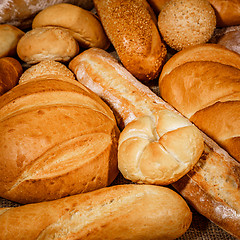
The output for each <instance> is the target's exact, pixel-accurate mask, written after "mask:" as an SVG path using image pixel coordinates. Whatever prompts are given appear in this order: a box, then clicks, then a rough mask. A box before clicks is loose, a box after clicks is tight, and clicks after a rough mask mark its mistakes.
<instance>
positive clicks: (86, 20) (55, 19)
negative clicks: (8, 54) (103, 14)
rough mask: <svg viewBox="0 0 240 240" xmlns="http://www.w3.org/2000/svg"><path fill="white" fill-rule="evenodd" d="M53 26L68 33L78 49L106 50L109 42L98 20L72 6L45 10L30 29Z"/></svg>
mask: <svg viewBox="0 0 240 240" xmlns="http://www.w3.org/2000/svg"><path fill="white" fill-rule="evenodd" d="M47 26H55V27H62V28H64V29H67V30H69V31H70V33H71V34H72V35H73V37H74V38H75V39H76V40H77V42H78V43H79V45H80V47H83V48H89V47H99V48H103V49H107V48H108V47H109V45H110V42H109V40H108V38H107V36H106V34H105V32H104V30H103V27H102V25H101V23H100V21H99V20H98V18H97V17H96V16H95V14H93V13H92V12H90V11H87V10H85V9H83V8H80V7H78V6H74V5H72V4H67V3H61V4H56V5H53V6H50V7H47V8H45V9H44V10H42V11H41V12H40V13H38V14H37V15H36V16H35V18H34V19H33V22H32V28H38V27H47Z"/></svg>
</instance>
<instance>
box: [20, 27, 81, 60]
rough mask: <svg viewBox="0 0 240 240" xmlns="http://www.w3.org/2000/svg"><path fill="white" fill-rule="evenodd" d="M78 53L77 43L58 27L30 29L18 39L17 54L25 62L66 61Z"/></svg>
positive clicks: (64, 30)
mask: <svg viewBox="0 0 240 240" xmlns="http://www.w3.org/2000/svg"><path fill="white" fill-rule="evenodd" d="M78 53H79V45H78V43H77V41H76V40H75V39H74V38H73V36H72V35H71V34H70V33H69V31H68V30H66V29H64V28H60V27H41V28H35V29H32V30H30V31H28V32H26V34H25V35H24V36H23V37H22V38H21V39H20V40H19V42H18V45H17V54H18V56H19V58H20V59H21V60H23V61H24V62H26V63H27V64H36V63H38V62H41V61H43V60H55V61H61V62H68V61H69V60H70V59H72V58H73V57H74V56H76V55H77V54H78Z"/></svg>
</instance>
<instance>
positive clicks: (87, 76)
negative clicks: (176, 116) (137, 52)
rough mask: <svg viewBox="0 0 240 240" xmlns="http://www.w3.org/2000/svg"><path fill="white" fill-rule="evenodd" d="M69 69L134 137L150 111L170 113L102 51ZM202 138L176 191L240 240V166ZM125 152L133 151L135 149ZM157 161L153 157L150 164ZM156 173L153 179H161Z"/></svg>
mask: <svg viewBox="0 0 240 240" xmlns="http://www.w3.org/2000/svg"><path fill="white" fill-rule="evenodd" d="M69 66H70V68H71V69H72V70H73V71H74V73H75V74H76V76H77V79H78V80H79V81H80V82H82V83H83V84H84V85H86V86H87V87H89V88H90V89H92V90H93V91H94V92H95V93H97V94H98V95H99V96H100V97H102V98H103V99H104V100H105V101H106V102H107V103H108V104H109V105H110V106H111V108H112V109H113V111H114V113H115V116H117V117H118V119H117V120H118V124H119V125H120V127H121V129H123V128H124V127H125V126H126V128H128V126H129V125H130V126H131V125H134V127H133V128H132V129H131V128H130V127H129V128H130V129H129V131H130V133H131V132H132V133H134V134H135V133H136V129H137V128H136V121H135V120H136V119H139V118H140V119H141V121H140V122H138V123H139V124H137V125H138V127H139V126H140V127H139V128H138V130H139V129H140V130H141V129H145V130H146V129H149V128H146V125H141V124H140V123H142V122H144V118H147V117H146V116H149V115H151V114H152V112H151V111H153V112H154V111H159V110H160V109H162V108H168V109H172V108H171V107H170V106H169V105H167V104H166V103H165V102H164V101H162V100H161V99H160V98H159V97H157V95H155V94H154V93H153V92H151V91H150V89H148V88H147V87H146V86H143V85H141V84H140V83H139V82H138V81H136V80H135V79H134V78H133V77H132V75H131V74H129V73H128V72H127V71H126V70H125V69H124V68H123V67H121V66H119V64H118V63H117V61H116V60H115V61H114V60H113V58H111V57H110V56H109V55H108V54H107V53H105V52H103V51H102V50H98V49H89V50H87V51H85V52H84V53H82V54H81V55H78V56H77V57H76V58H75V59H73V60H72V61H71V62H70V65H69ZM154 109H155V110H154ZM156 109H157V110H156ZM172 110H173V109H172ZM173 111H174V110H173ZM158 116H159V115H158ZM173 122H174V121H173V118H171V119H169V121H168V125H169V126H170V125H171V123H173ZM144 123H145V122H144ZM142 126H144V127H142ZM140 130H139V132H138V133H139V134H140V136H141V137H142V138H144V137H145V138H146V137H147V136H149V135H147V134H144V131H140ZM149 132H151V131H149ZM125 133H126V134H128V133H127V131H125V129H124V130H123V132H122V133H121V136H120V142H119V144H120V145H121V141H122V140H121V139H122V138H123V135H125ZM145 133H146V132H145ZM135 136H136V135H135ZM202 136H203V138H204V142H205V144H204V152H203V154H202V155H201V157H200V160H199V161H198V163H197V165H195V167H194V168H193V169H192V170H191V171H190V172H189V173H188V174H187V175H185V176H184V177H183V178H181V179H180V180H179V181H177V182H176V183H174V187H175V188H176V189H177V190H178V191H179V192H180V193H181V194H182V195H183V196H184V197H186V198H187V199H188V201H189V202H190V203H191V204H192V205H193V206H194V207H196V209H197V210H198V211H199V212H200V213H201V214H203V215H204V216H206V217H208V218H209V219H210V220H212V221H213V222H214V223H216V224H217V225H219V226H220V227H221V228H223V229H225V230H226V231H227V232H229V233H230V234H232V235H234V236H236V237H240V233H239V229H240V191H239V188H240V181H239V176H240V164H239V163H237V162H236V161H235V160H233V159H232V158H231V157H230V156H229V155H228V154H227V153H226V152H225V151H224V150H223V149H221V148H220V147H219V146H218V145H217V144H216V143H214V142H213V141H212V140H211V139H209V138H207V136H206V135H205V134H203V133H202ZM172 142H176V144H180V142H179V138H175V139H174V141H172ZM181 146H182V145H181ZM125 149H127V150H128V151H129V150H130V149H131V148H125ZM120 150H121V146H120ZM136 153H137V152H135V154H136ZM154 153H155V154H156V152H154ZM130 157H132V161H133V159H134V157H135V156H134V154H133V155H131V156H130ZM154 157H156V156H154ZM154 157H153V156H152V159H154ZM119 161H121V159H119ZM146 162H147V163H148V166H151V169H150V168H149V171H150V170H151V171H152V173H154V174H155V173H156V169H155V168H157V166H156V165H151V161H146ZM125 163H126V162H125ZM140 166H141V164H140ZM154 174H153V176H152V178H153V179H154V177H155V178H157V175H156V174H155V175H154ZM158 174H159V172H158ZM155 183H156V182H155Z"/></svg>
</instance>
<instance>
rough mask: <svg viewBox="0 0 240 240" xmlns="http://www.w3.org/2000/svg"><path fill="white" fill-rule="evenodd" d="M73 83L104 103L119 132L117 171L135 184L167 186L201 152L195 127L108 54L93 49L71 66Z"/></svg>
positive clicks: (189, 165) (198, 133)
mask: <svg viewBox="0 0 240 240" xmlns="http://www.w3.org/2000/svg"><path fill="white" fill-rule="evenodd" d="M69 67H70V69H72V70H73V72H74V73H75V75H76V77H77V79H78V80H79V81H80V82H81V83H83V84H84V85H86V86H87V87H89V88H90V89H92V90H93V91H94V92H95V93H97V94H98V95H99V96H100V97H102V98H103V99H104V101H106V102H107V103H108V104H109V105H110V106H111V108H112V109H113V111H114V113H115V115H116V116H117V118H118V123H119V126H121V127H120V128H121V129H123V128H124V127H125V128H124V129H123V131H122V132H121V134H120V139H119V147H118V150H119V151H118V167H119V169H120V171H121V173H122V174H123V176H124V177H125V178H127V179H129V180H131V181H133V182H139V183H150V184H162V185H167V184H170V183H172V182H174V181H176V180H178V179H179V178H181V177H182V176H183V175H184V174H186V173H187V172H188V171H189V170H190V169H191V168H192V167H193V165H194V164H195V163H196V162H197V161H198V159H199V157H200V155H201V153H202V151H203V139H202V136H201V134H200V132H199V131H198V129H197V128H196V127H195V126H193V125H192V124H191V123H190V122H189V121H188V120H186V119H185V118H183V117H182V116H180V115H179V114H177V113H176V112H174V111H173V109H172V108H171V107H170V106H169V105H167V104H166V103H165V102H164V101H163V100H162V99H160V98H159V97H158V96H156V95H155V94H154V93H153V92H152V91H151V90H150V89H149V88H147V87H146V86H145V85H143V84H141V83H140V82H139V81H138V80H137V79H136V78H134V77H133V76H132V75H131V74H130V73H129V72H128V71H127V70H126V69H125V68H124V67H123V66H121V65H120V64H119V63H118V62H117V61H116V59H114V58H113V57H111V55H110V54H108V53H107V52H105V51H103V50H100V49H96V48H92V49H89V50H86V51H84V52H83V53H81V54H80V55H78V56H77V57H75V58H74V59H73V60H72V61H71V62H70V64H69Z"/></svg>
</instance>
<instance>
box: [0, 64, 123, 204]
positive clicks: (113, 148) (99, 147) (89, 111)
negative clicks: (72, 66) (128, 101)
mask: <svg viewBox="0 0 240 240" xmlns="http://www.w3.org/2000/svg"><path fill="white" fill-rule="evenodd" d="M50 65H52V67H49V66H50ZM59 65H60V66H61V67H59ZM52 69H55V70H54V71H53V70H52ZM56 72H58V74H55V73H56ZM61 72H62V77H61V78H59V77H58V75H61ZM39 73H41V74H39ZM34 74H35V76H36V77H35V78H34V77H33V75H34ZM28 76H29V79H28ZM22 78H23V79H24V80H23V82H22V83H21V84H19V85H18V86H16V87H15V88H13V89H12V90H10V91H8V92H7V93H6V94H4V95H2V96H1V98H0V116H1V118H0V131H1V136H0V196H1V197H3V198H6V199H9V200H11V201H14V202H19V203H30V202H40V201H45V200H51V199H57V198H61V197H64V196H68V195H72V194H77V193H81V192H87V191H91V190H94V189H98V188H101V187H104V186H107V185H109V184H110V183H111V182H112V181H113V180H114V178H115V177H116V175H117V174H118V169H117V141H118V135H119V130H118V128H117V125H116V121H115V118H114V115H113V113H112V111H111V110H110V109H109V107H108V106H107V105H106V104H105V103H104V102H103V101H102V100H101V99H100V98H99V97H98V96H96V94H94V93H92V92H91V91H89V90H88V89H87V88H86V87H84V86H83V85H82V84H80V83H78V82H77V81H76V80H74V76H73V74H72V73H71V72H70V70H69V69H67V68H66V67H65V66H64V65H62V64H61V63H58V62H54V61H43V62H41V63H40V64H37V65H35V66H34V67H33V69H32V68H29V69H28V70H26V71H25V72H24V74H23V75H22Z"/></svg>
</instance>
